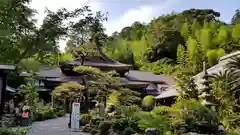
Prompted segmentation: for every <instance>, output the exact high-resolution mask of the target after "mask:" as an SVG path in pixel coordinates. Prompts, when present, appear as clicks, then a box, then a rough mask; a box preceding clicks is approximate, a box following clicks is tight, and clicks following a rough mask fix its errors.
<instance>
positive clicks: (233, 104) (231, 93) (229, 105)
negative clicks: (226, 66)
mask: <svg viewBox="0 0 240 135" xmlns="http://www.w3.org/2000/svg"><path fill="white" fill-rule="evenodd" d="M211 78H212V81H213V93H214V96H215V99H216V101H217V104H218V105H219V106H218V109H219V112H220V113H221V114H220V116H221V117H227V116H229V115H232V114H233V113H234V112H235V111H236V110H238V109H239V107H240V104H239V99H238V93H239V91H240V85H239V79H238V75H237V74H235V72H234V71H231V70H225V71H222V72H219V73H217V74H212V76H211Z"/></svg>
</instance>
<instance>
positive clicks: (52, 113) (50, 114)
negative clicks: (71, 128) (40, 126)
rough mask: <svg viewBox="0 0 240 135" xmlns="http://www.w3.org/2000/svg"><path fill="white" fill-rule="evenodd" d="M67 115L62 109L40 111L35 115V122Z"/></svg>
mask: <svg viewBox="0 0 240 135" xmlns="http://www.w3.org/2000/svg"><path fill="white" fill-rule="evenodd" d="M64 115H65V111H64V110H63V109H60V108H56V109H55V108H54V109H46V108H44V109H39V110H38V111H37V113H36V115H35V121H43V120H48V119H53V118H57V117H61V116H64Z"/></svg>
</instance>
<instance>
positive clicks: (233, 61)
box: [227, 57, 240, 70]
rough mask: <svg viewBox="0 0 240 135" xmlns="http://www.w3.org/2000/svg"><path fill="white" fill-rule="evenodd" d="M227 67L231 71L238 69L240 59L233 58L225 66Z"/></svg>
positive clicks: (239, 67)
mask: <svg viewBox="0 0 240 135" xmlns="http://www.w3.org/2000/svg"><path fill="white" fill-rule="evenodd" d="M227 67H228V68H229V69H232V70H239V69H240V57H233V58H231V59H230V61H229V62H228V64H227Z"/></svg>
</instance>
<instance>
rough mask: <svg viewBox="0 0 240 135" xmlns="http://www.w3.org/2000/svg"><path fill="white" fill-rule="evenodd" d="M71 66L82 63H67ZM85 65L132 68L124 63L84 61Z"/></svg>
mask: <svg viewBox="0 0 240 135" xmlns="http://www.w3.org/2000/svg"><path fill="white" fill-rule="evenodd" d="M66 63H67V64H71V65H81V61H69V62H66ZM83 65H85V66H94V67H131V65H127V64H123V63H118V62H117V63H110V62H91V61H84V63H83Z"/></svg>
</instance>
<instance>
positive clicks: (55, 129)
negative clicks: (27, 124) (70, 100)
mask: <svg viewBox="0 0 240 135" xmlns="http://www.w3.org/2000/svg"><path fill="white" fill-rule="evenodd" d="M68 121H69V116H65V117H60V118H56V119H51V120H46V121H41V122H35V123H33V125H32V128H31V130H30V132H29V133H28V135H89V134H87V133H82V132H71V130H70V129H69V128H68Z"/></svg>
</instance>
